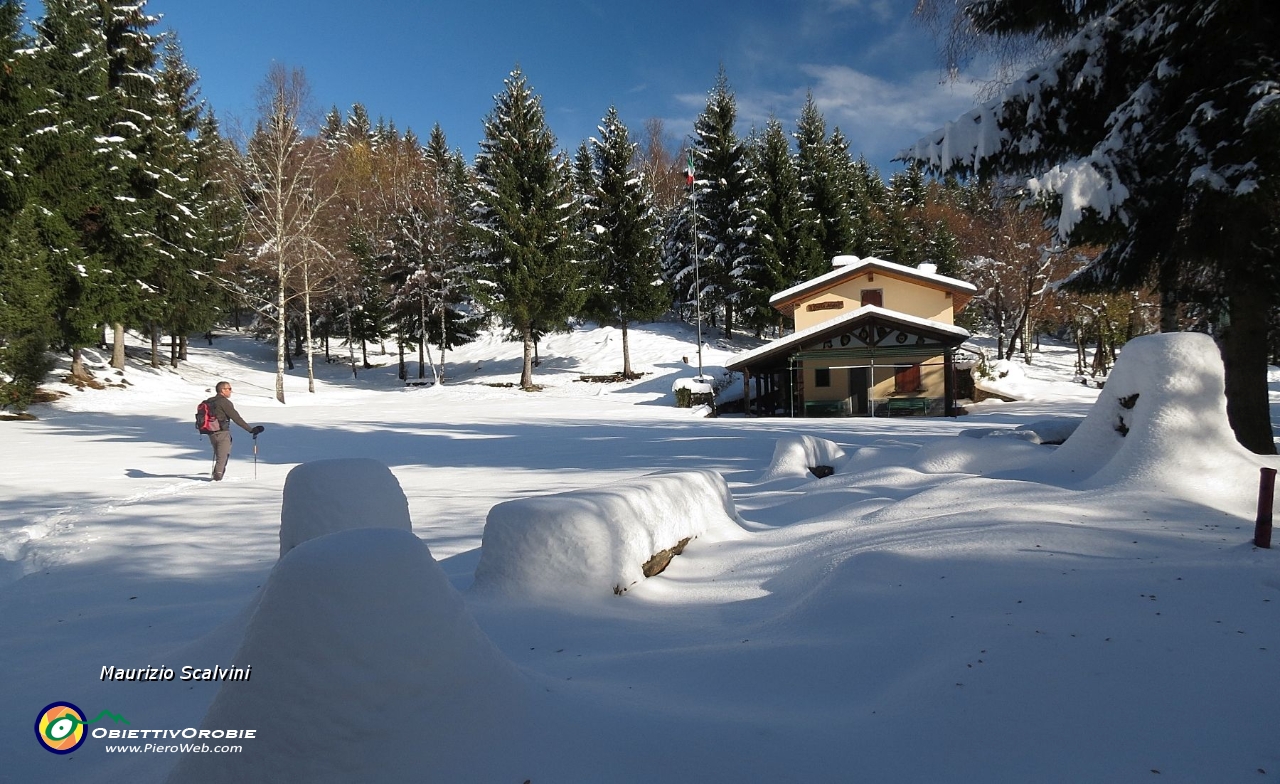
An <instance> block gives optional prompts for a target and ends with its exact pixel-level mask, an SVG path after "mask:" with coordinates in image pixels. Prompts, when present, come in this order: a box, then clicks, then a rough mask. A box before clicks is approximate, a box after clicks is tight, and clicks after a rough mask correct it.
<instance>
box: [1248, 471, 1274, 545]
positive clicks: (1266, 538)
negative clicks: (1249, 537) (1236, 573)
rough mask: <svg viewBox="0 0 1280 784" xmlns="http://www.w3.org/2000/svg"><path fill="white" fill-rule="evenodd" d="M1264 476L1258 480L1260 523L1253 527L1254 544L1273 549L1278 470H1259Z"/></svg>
mask: <svg viewBox="0 0 1280 784" xmlns="http://www.w3.org/2000/svg"><path fill="white" fill-rule="evenodd" d="M1259 470H1260V471H1261V472H1262V475H1261V476H1260V477H1259V480H1258V522H1257V523H1256V524H1255V525H1254V527H1253V544H1254V546H1255V547H1261V548H1264V549H1268V550H1269V549H1271V505H1272V502H1273V500H1274V499H1275V491H1276V470H1275V469H1274V468H1263V469H1259Z"/></svg>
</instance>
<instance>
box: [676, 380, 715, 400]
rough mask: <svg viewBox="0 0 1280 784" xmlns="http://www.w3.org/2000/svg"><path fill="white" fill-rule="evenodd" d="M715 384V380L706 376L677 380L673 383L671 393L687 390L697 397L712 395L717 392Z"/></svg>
mask: <svg viewBox="0 0 1280 784" xmlns="http://www.w3.org/2000/svg"><path fill="white" fill-rule="evenodd" d="M714 382H715V379H714V378H712V377H711V376H706V375H703V376H693V377H692V378H677V379H676V380H675V381H673V382H671V391H672V392H678V391H679V390H681V389H687V390H689V391H690V392H692V393H693V394H695V395H710V394H712V393H714V392H715V391H716V390H715V386H714Z"/></svg>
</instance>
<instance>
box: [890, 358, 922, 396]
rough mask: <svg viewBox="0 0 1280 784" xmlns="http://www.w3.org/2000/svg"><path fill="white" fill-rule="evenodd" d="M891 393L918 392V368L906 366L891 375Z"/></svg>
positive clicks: (916, 366)
mask: <svg viewBox="0 0 1280 784" xmlns="http://www.w3.org/2000/svg"><path fill="white" fill-rule="evenodd" d="M893 391H894V392H919V391H920V366H919V365H907V366H906V367H900V368H898V369H897V370H895V371H894V373H893Z"/></svg>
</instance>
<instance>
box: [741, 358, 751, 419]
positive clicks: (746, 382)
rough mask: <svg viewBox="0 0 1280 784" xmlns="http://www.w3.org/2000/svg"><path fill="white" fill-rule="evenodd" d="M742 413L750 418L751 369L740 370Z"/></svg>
mask: <svg viewBox="0 0 1280 784" xmlns="http://www.w3.org/2000/svg"><path fill="white" fill-rule="evenodd" d="M742 413H743V414H744V415H745V416H751V368H746V367H744V368H743V369H742Z"/></svg>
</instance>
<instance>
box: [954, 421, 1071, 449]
mask: <svg viewBox="0 0 1280 784" xmlns="http://www.w3.org/2000/svg"><path fill="white" fill-rule="evenodd" d="M1082 421H1084V420H1082V419H1080V418H1079V417H1049V418H1048V419H1039V420H1036V421H1035V422H1028V423H1027V424H1025V425H1019V426H1018V427H1015V428H1007V427H976V428H970V429H968V430H962V431H960V435H962V436H968V437H969V438H1016V439H1019V440H1021V441H1030V442H1031V443H1033V444H1061V443H1063V442H1064V441H1066V440H1067V439H1068V438H1070V437H1071V434H1072V433H1074V432H1076V428H1077V427H1079V426H1080V423H1081V422H1082Z"/></svg>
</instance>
